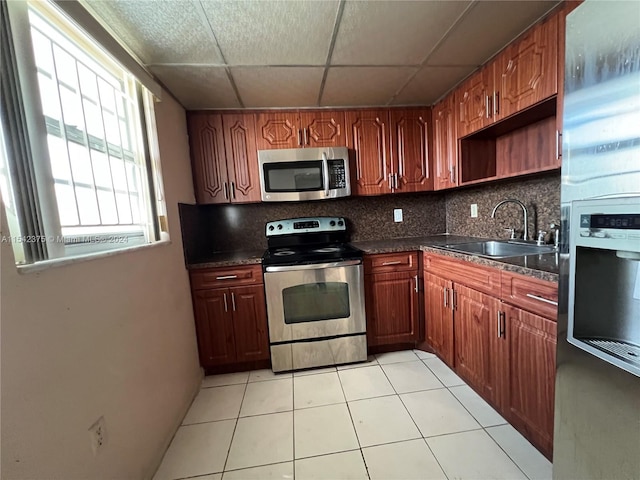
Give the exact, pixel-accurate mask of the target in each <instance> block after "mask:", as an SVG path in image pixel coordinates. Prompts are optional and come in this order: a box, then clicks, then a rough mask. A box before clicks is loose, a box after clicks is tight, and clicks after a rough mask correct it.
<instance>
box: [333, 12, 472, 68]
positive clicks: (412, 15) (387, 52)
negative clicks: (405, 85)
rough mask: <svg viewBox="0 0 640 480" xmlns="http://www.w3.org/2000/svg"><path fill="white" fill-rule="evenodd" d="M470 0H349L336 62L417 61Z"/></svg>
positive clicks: (368, 63) (372, 63)
mask: <svg viewBox="0 0 640 480" xmlns="http://www.w3.org/2000/svg"><path fill="white" fill-rule="evenodd" d="M470 3H471V2H468V1H449V2H443V1H419V2H417V1H408V2H407V1H375V2H360V1H348V2H347V3H346V5H345V8H344V13H343V15H342V21H341V22H340V27H339V30H338V35H337V38H336V44H335V47H334V50H333V55H332V58H331V64H332V65H417V64H419V63H420V62H422V60H424V58H425V57H426V56H427V55H428V54H429V52H430V51H431V50H432V49H433V47H434V46H435V45H436V43H437V42H438V40H440V38H441V37H442V36H443V35H444V34H445V32H446V31H447V30H448V29H449V28H450V27H451V25H453V23H454V22H455V21H456V19H457V18H458V17H459V16H460V15H461V14H462V12H463V11H464V10H465V8H467V6H468V5H469V4H470Z"/></svg>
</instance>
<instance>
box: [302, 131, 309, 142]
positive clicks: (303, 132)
mask: <svg viewBox="0 0 640 480" xmlns="http://www.w3.org/2000/svg"><path fill="white" fill-rule="evenodd" d="M302 136H303V138H304V144H305V145H309V139H308V138H307V129H306V128H303V129H302Z"/></svg>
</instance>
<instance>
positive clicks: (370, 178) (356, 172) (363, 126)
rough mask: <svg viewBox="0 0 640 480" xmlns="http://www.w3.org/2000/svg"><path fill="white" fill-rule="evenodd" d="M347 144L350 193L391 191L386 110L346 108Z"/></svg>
mask: <svg viewBox="0 0 640 480" xmlns="http://www.w3.org/2000/svg"><path fill="white" fill-rule="evenodd" d="M345 118H346V125H347V128H348V130H347V132H346V135H347V146H348V147H349V148H351V149H353V150H354V152H353V153H354V154H355V156H354V162H352V169H351V178H352V179H355V180H352V181H353V194H354V195H381V194H384V193H391V185H390V182H391V177H390V175H391V155H390V153H389V122H388V111H385V110H362V111H355V112H347V113H346V115H345Z"/></svg>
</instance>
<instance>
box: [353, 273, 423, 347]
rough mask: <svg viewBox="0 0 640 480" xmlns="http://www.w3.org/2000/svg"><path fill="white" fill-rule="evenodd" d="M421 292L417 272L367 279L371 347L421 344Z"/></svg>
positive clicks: (377, 275)
mask: <svg viewBox="0 0 640 480" xmlns="http://www.w3.org/2000/svg"><path fill="white" fill-rule="evenodd" d="M418 288H419V278H418V275H417V271H411V270H409V271H403V272H397V273H379V274H373V275H365V299H366V310H367V343H368V345H369V346H379V345H393V344H401V343H415V342H416V341H418V338H419V333H420V331H419V318H420V308H419V293H418Z"/></svg>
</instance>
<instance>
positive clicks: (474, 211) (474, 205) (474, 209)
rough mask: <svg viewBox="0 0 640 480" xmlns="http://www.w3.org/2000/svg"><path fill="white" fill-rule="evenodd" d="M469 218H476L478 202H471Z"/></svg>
mask: <svg viewBox="0 0 640 480" xmlns="http://www.w3.org/2000/svg"><path fill="white" fill-rule="evenodd" d="M471 218H478V204H477V203H472V204H471Z"/></svg>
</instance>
